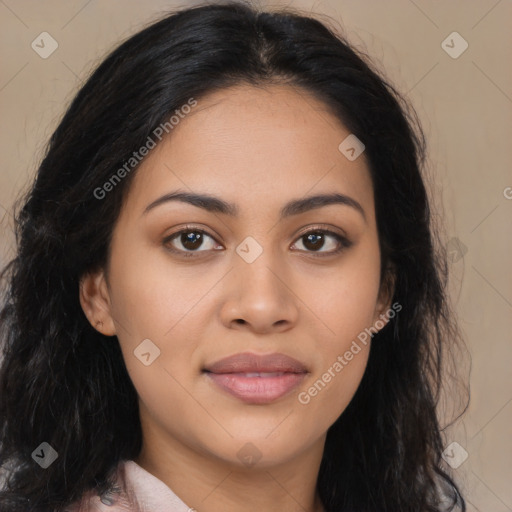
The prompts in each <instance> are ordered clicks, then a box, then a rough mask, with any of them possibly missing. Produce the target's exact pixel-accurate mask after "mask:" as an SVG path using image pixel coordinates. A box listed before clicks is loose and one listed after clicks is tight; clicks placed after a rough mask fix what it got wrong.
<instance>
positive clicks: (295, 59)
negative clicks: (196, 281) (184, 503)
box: [0, 2, 465, 512]
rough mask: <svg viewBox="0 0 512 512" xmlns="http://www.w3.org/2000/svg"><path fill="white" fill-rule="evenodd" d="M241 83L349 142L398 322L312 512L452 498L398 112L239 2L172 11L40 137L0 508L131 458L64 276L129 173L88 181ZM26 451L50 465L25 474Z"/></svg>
mask: <svg viewBox="0 0 512 512" xmlns="http://www.w3.org/2000/svg"><path fill="white" fill-rule="evenodd" d="M240 83H248V84H254V85H261V84H263V85H265V84H272V83H276V84H290V85H291V86H293V87H295V88H296V89H297V90H298V91H303V92H305V93H309V94H312V95H315V97H317V98H319V99H320V100H322V101H323V102H324V103H325V104H326V105H328V106H329V108H330V109H331V110H332V111H333V113H334V114H335V115H337V116H338V117H339V119H340V120H341V121H342V123H343V124H344V125H345V126H346V127H347V128H348V130H349V131H350V132H351V133H353V134H355V135H356V136H357V137H358V138H359V139H360V140H361V141H362V142H363V143H364V144H365V147H366V148H365V155H366V158H367V159H368V162H369V167H370V172H371V177H372V180H373V185H374V193H375V206H376V214H377V225H378V233H379V242H380V246H381V251H382V276H383V279H387V277H386V276H388V275H389V273H390V271H391V270H390V269H394V272H395V276H396V279H395V289H394V290H395V291H394V296H393V302H398V303H399V304H400V305H401V306H402V310H401V312H400V313H399V314H398V315H396V317H395V318H394V319H393V320H392V321H390V322H389V324H387V325H386V326H385V327H384V328H383V329H382V330H381V331H380V332H379V333H378V334H376V335H375V336H374V339H373V342H372V347H371V351H370V356H369V361H368V366H367V369H366V372H365V374H364V377H363V379H362V382H361V384H360V387H359V388H358V391H357V392H356V394H355V396H354V398H353V399H352V401H351V403H350V404H349V405H348V407H347V408H346V410H345V411H344V412H343V414H342V415H341V416H340V417H339V418H338V420H337V421H336V422H335V423H334V424H333V425H332V426H331V428H330V429H329V431H328V433H327V440H326V445H325V451H324V455H323V459H322V463H321V467H320V473H319V477H318V490H319V493H320V496H321V499H322V501H323V504H324V506H325V509H326V510H327V511H329V512H334V511H335V512H340V511H355V510H357V511H358V512H363V511H368V512H370V511H379V512H383V511H392V512H408V511H410V512H426V511H428V512H439V511H441V510H454V509H455V508H456V507H457V508H458V507H460V508H461V510H465V504H464V499H463V498H462V496H461V494H460V492H459V489H458V487H457V485H456V484H455V482H454V481H453V480H452V478H451V477H450V476H449V472H448V470H447V468H444V469H443V461H442V460H441V455H442V450H443V439H442V428H441V426H440V420H439V417H438V413H437V412H436V408H437V405H438V402H439V397H440V390H441V382H442V376H443V368H444V364H442V362H444V361H445V357H446V355H449V354H450V353H451V349H452V347H453V346H454V343H455V342H457V340H460V338H461V336H460V335H459V332H458V329H457V325H456V322H455V320H454V318H453V314H452V313H451V309H450V306H449V301H448V298H447V297H448V296H447V291H446V283H447V264H446V258H445V255H444V251H443V250H442V247H441V244H439V243H437V238H436V237H437V236H438V235H436V230H435V229H434V228H435V226H434V225H433V222H432V218H431V217H432V215H431V212H430V208H429V202H428V197H427V196H428V194H427V191H426V188H425V183H424V179H423V178H422V175H421V173H422V167H423V165H424V163H425V153H426V143H425V136H424V134H423V132H422V129H421V126H420V124H419V122H418V119H417V115H416V114H415V112H414V109H413V108H412V107H411V106H410V105H408V103H407V101H406V100H405V99H404V98H403V97H402V96H401V95H400V94H399V93H398V92H397V90H396V89H395V88H394V87H393V86H392V85H391V84H390V83H389V82H388V81H387V80H386V79H385V78H384V77H382V76H381V74H380V73H379V72H377V71H376V70H375V67H374V66H372V65H371V60H370V59H369V57H367V55H365V54H364V53H363V52H362V51H361V50H355V49H354V48H353V47H351V45H349V43H348V42H347V41H346V39H345V38H344V36H342V35H340V34H338V33H337V31H336V30H335V29H333V28H329V26H328V24H325V23H322V22H320V21H318V20H316V19H314V18H311V17H307V16H302V15H300V13H297V12H295V11H290V10H288V11H274V12H260V11H259V10H257V9H255V8H252V7H250V6H249V5H246V4H244V3H235V2H229V3H223V4H217V5H204V6H199V7H194V8H188V9H183V10H181V11H178V12H176V13H172V14H171V15H168V16H166V17H165V18H163V19H161V20H160V21H158V22H156V23H153V24H151V25H150V26H148V27H147V28H145V29H144V30H142V31H140V32H139V33H137V34H135V35H134V36H132V37H130V38H129V39H128V40H127V41H125V42H124V43H123V44H121V45H120V46H119V47H118V48H117V49H115V50H114V51H113V52H112V53H111V54H110V55H108V57H107V58H106V59H105V60H104V61H103V62H102V63H101V65H100V66H99V67H98V68H97V69H96V70H95V71H94V72H93V73H92V75H91V76H90V78H89V79H88V80H87V81H86V83H85V85H83V87H82V88H81V89H80V91H79V92H78V94H77V95H76V97H75V98H74V99H73V101H72V103H71V105H70V106H69V108H68V109H67V111H66V113H65V115H64V117H63V119H62V120H61V122H60V124H59V125H58V127H57V129H56V130H55V132H54V133H53V135H52V137H51V139H50V141H49V144H48V147H47V150H46V153H45V156H44V158H43V160H42V162H41V164H40V166H39V169H38V171H37V175H36V179H35V182H34V183H33V185H32V187H31V189H30V190H29V191H28V192H27V193H26V195H25V196H24V197H23V198H22V204H21V205H18V208H16V213H15V222H16V240H17V254H16V256H15V258H14V259H13V260H12V261H11V262H10V263H9V264H8V265H7V266H6V267H5V269H4V270H3V272H2V279H3V280H5V281H6V283H7V285H6V286H5V293H4V304H3V307H2V310H1V313H0V315H1V316H0V321H1V334H2V348H3V361H2V363H1V369H0V429H1V430H0V435H1V438H0V441H1V446H0V464H1V465H2V467H3V468H4V470H5V471H6V473H7V474H6V478H7V481H6V484H5V488H4V490H3V491H2V492H1V493H0V509H1V510H2V511H4V512H19V511H23V512H27V511H29V510H30V511H39V510H45V511H48V510H56V511H60V510H63V509H64V508H65V506H66V505H67V504H69V503H71V502H72V501H75V500H76V499H78V498H80V497H81V496H83V495H84V494H85V492H86V491H88V490H93V489H94V490H95V491H98V492H99V493H102V492H105V491H107V490H108V489H109V486H110V485H111V483H112V482H111V477H112V474H113V469H114V468H115V467H116V466H117V464H118V463H119V462H120V461H121V460H125V459H134V458H136V456H137V455H138V453H139V451H140V449H141V427H140V420H139V415H138V404H137V393H136V391H135V389H134V387H133V385H132V383H131V381H130V378H129V376H128V373H127V371H126V367H125V364H124V361H123V358H122V354H121V351H120V347H119V343H118V342H117V340H116V339H115V338H113V339H109V338H105V337H104V336H102V335H101V334H100V333H98V332H97V331H96V330H95V329H93V328H92V327H91V325H90V324H89V322H88V320H87V319H86V317H85V315H84V313H83V311H82V309H81V306H80V303H79V298H78V296H79V295H78V289H79V280H80V277H81V276H83V275H84V274H85V273H86V272H88V271H90V270H93V269H97V268H101V267H102V266H105V265H106V262H107V258H108V253H109V244H110V240H111V235H112V231H113V227H114V225H115V222H116V219H117V217H118V214H119V211H120V208H121V205H122V203H123V200H124V198H125V197H126V192H127V190H128V188H129V185H130V183H131V180H132V178H133V176H134V174H135V172H136V167H134V169H133V170H132V171H131V172H127V173H126V176H125V177H124V178H123V179H122V180H120V181H119V183H116V184H115V186H113V187H110V188H111V189H112V190H110V191H109V194H108V197H105V198H103V199H101V198H98V194H95V193H94V191H95V190H97V189H98V187H102V186H103V185H104V184H105V183H106V182H108V181H109V179H110V178H111V177H112V175H113V174H114V173H115V172H116V170H117V169H119V168H121V167H122V166H123V164H125V163H126V162H127V161H128V160H129V159H130V157H131V156H132V153H133V151H135V150H137V149H138V148H140V147H141V146H143V145H144V144H145V143H146V142H147V139H148V136H150V135H151V134H152V133H153V131H154V130H155V128H156V127H158V126H159V125H160V124H162V123H165V122H166V121H167V120H168V118H169V116H170V115H172V113H173V112H174V111H175V110H176V109H179V108H180V107H181V106H182V105H184V104H186V103H187V102H188V101H189V100H190V98H195V99H196V100H197V101H198V102H200V99H201V97H204V95H206V94H208V93H210V92H213V91H215V90H218V89H222V88H227V87H229V86H232V85H236V84H240ZM42 442H47V443H48V444H50V445H51V446H52V447H54V448H55V449H56V450H57V452H58V460H57V461H56V462H55V463H53V464H51V465H50V466H49V467H48V468H47V469H45V470H42V469H41V468H40V467H39V465H38V464H36V463H35V462H34V460H33V459H32V456H31V454H32V453H33V451H34V450H35V449H36V447H38V446H39V445H40V444H41V443H42Z"/></svg>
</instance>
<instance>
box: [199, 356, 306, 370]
mask: <svg viewBox="0 0 512 512" xmlns="http://www.w3.org/2000/svg"><path fill="white" fill-rule="evenodd" d="M205 371H207V372H210V373H251V372H258V373H264V372H268V373H271V372H283V373H307V371H308V370H307V368H306V367H305V366H304V364H302V363H301V362H300V361H297V359H294V358H293V357H290V356H287V355H286V354H280V353H277V352H276V353H273V354H268V355H258V354H252V353H250V352H244V353H241V354H235V355H232V356H229V357H225V358H224V359H220V360H219V361H216V362H214V363H213V364H211V365H208V366H206V367H205Z"/></svg>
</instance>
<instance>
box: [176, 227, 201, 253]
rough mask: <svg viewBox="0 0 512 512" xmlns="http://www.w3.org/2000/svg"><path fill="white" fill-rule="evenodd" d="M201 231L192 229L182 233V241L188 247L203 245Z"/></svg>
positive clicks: (193, 247) (195, 247)
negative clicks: (197, 231)
mask: <svg viewBox="0 0 512 512" xmlns="http://www.w3.org/2000/svg"><path fill="white" fill-rule="evenodd" d="M201 242H202V237H201V233H196V232H194V231H190V232H188V233H183V234H182V235H181V243H182V244H183V247H185V248H186V249H198V248H199V247H200V246H201Z"/></svg>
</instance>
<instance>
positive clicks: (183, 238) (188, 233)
mask: <svg viewBox="0 0 512 512" xmlns="http://www.w3.org/2000/svg"><path fill="white" fill-rule="evenodd" d="M163 243H164V245H165V246H166V247H168V248H169V250H171V251H172V252H175V253H181V254H182V255H183V256H193V255H194V254H193V253H194V252H206V251H209V250H212V249H214V248H215V246H216V243H215V240H214V239H213V237H211V236H210V235H209V234H208V233H206V232H205V231H203V230H201V229H190V228H187V229H182V230H181V231H178V232H176V233H173V234H172V235H170V236H168V237H167V238H166V239H165V240H164V242H163ZM187 253H189V254H187Z"/></svg>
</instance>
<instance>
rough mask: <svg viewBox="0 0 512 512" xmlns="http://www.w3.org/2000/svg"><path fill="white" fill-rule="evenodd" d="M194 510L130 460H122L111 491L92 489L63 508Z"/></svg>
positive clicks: (83, 511)
mask: <svg viewBox="0 0 512 512" xmlns="http://www.w3.org/2000/svg"><path fill="white" fill-rule="evenodd" d="M164 511H165V512H195V511H194V509H193V508H190V507H188V506H187V505H186V504H185V503H184V502H183V501H182V500H181V499H180V498H179V497H178V496H176V494H174V492H173V491H172V490H171V489H170V488H169V487H167V485H165V484H164V483H163V482H162V481H160V480H159V479H158V478H156V477H155V476H154V475H152V474H151V473H149V472H147V471H146V470H145V469H143V468H142V467H141V466H139V465H138V464H136V463H135V462H134V461H132V460H127V461H121V462H120V463H119V465H118V467H117V470H116V476H115V486H114V491H113V492H112V493H110V494H107V495H103V496H99V495H98V494H97V493H94V492H93V491H91V492H89V493H87V494H86V495H84V496H83V497H82V499H81V500H80V502H77V503H74V504H73V505H72V506H71V507H68V508H67V509H66V512H164Z"/></svg>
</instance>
